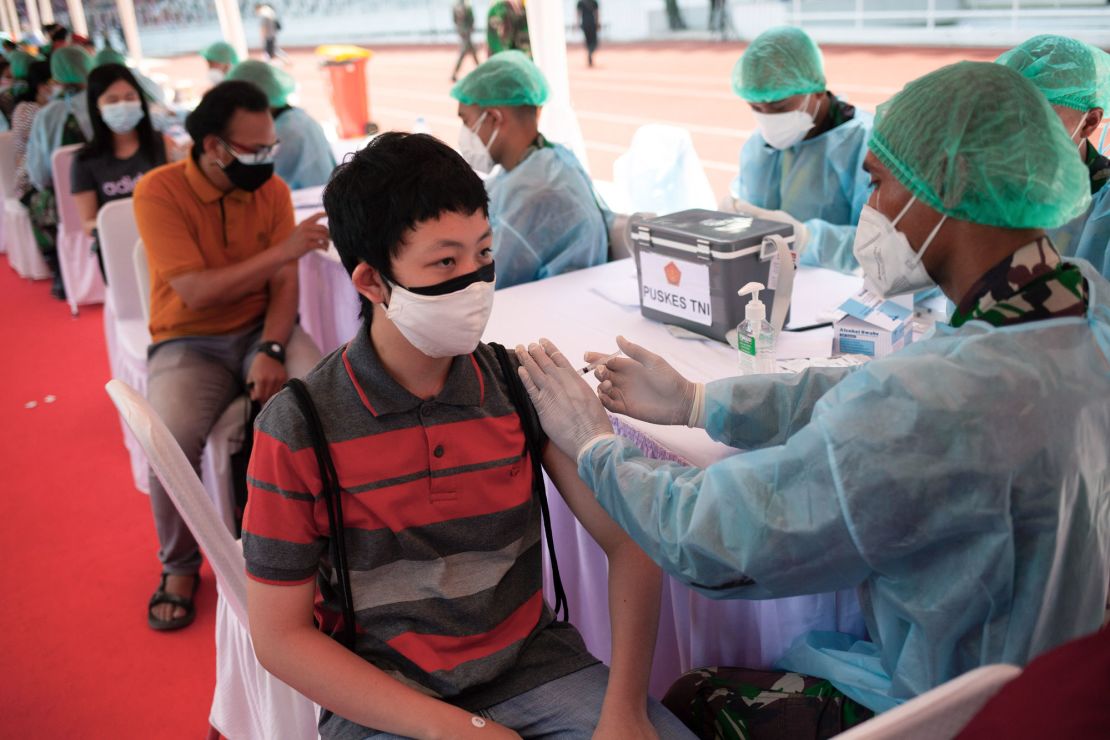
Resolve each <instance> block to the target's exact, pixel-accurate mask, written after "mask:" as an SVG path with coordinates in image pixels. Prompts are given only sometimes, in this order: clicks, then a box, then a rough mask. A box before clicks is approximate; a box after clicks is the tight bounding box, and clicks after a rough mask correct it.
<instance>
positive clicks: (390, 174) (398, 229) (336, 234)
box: [324, 131, 489, 321]
mask: <svg viewBox="0 0 1110 740" xmlns="http://www.w3.org/2000/svg"><path fill="white" fill-rule="evenodd" d="M479 209H481V211H482V213H483V214H485V215H486V216H487V217H488V216H489V196H488V195H486V187H485V185H483V184H482V180H481V178H479V177H478V175H476V174H475V173H474V170H473V169H471V167H470V165H468V164H467V163H466V160H464V159H463V158H462V157H460V156H459V154H458V153H457V152H456V151H455V150H454V149H452V148H451V147H449V146H447V145H446V144H444V143H443V142H442V141H440V140H439V139H437V138H435V137H433V136H428V135H427V134H406V133H400V132H396V131H390V132H388V133H384V134H382V135H380V136H378V137H377V138H375V139H374V140H373V141H371V142H370V143H369V144H367V145H366V146H365V147H364V148H363V149H361V150H360V151H358V152H356V153H355V154H354V155H353V156H352V157H351V158H350V159H348V160H347V161H346V162H344V163H343V164H341V165H339V167H337V168H336V170H335V172H333V173H332V176H331V180H330V181H329V182H328V185H327V187H326V188H325V189H324V210H325V211H327V214H328V231H330V232H331V239H332V242H333V243H334V244H335V248H336V250H337V251H338V252H339V257H340V258H341V259H342V260H343V267H345V268H346V269H347V272H348V273H351V272H354V269H355V267H356V266H358V264H359V263H360V262H365V263H366V264H368V265H370V266H371V267H373V268H374V269H376V270H377V271H378V272H380V273H382V274H383V275H384V276H385V277H386V278H388V279H390V280H393V269H392V267H391V265H390V260H391V259H392V258H393V257H396V256H397V255H398V254H399V253H400V251H401V246H402V239H403V238H404V235H405V232H407V231H409V230H410V229H412V228H413V227H415V226H416V225H417V224H419V223H421V222H423V221H430V220H432V219H435V218H438V217H439V216H440V215H442V214H444V213H461V214H463V215H467V216H469V215H471V214H473V213H475V212H477V211H478V210H479ZM360 298H361V301H362V316H363V318H364V319H365V320H367V321H369V320H370V317H371V315H372V308H373V304H371V303H370V301H368V300H367V299H366V298H364V297H361V296H360Z"/></svg>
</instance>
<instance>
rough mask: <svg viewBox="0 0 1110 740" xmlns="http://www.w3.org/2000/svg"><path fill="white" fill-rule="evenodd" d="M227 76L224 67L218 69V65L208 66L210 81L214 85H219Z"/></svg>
mask: <svg viewBox="0 0 1110 740" xmlns="http://www.w3.org/2000/svg"><path fill="white" fill-rule="evenodd" d="M226 76H227V73H225V72H224V71H223V70H222V69H217V68H216V67H209V68H208V82H209V83H211V84H213V85H218V84H220V83H221V82H223V81H224V77H226Z"/></svg>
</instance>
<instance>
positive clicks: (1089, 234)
mask: <svg viewBox="0 0 1110 740" xmlns="http://www.w3.org/2000/svg"><path fill="white" fill-rule="evenodd" d="M997 61H998V63H999V64H1004V65H1006V66H1007V67H1009V68H1010V69H1013V70H1016V71H1017V72H1019V73H1020V74H1021V75H1022V76H1023V77H1025V78H1026V79H1028V80H1029V81H1030V82H1032V83H1033V84H1034V85H1036V86H1037V89H1039V90H1040V91H1041V92H1043V93H1044V95H1045V97H1046V98H1048V102H1049V103H1051V104H1052V107H1053V108H1054V109H1055V110H1056V113H1057V115H1059V116H1060V120H1061V121H1063V123H1064V128H1066V129H1067V130H1068V131H1069V132H1071V136H1072V139H1073V140H1074V141H1075V142H1076V145H1077V146H1078V148H1079V157H1080V158H1081V159H1082V160H1083V164H1084V165H1086V167H1087V172H1086V179H1087V182H1088V183H1089V184H1090V192H1091V206H1090V207H1089V208H1088V209H1087V210H1086V211H1084V212H1083V213H1082V214H1080V215H1079V216H1078V217H1077V218H1075V219H1073V220H1072V221H1071V222H1070V223H1068V224H1066V225H1064V226H1061V227H1060V228H1059V229H1053V230H1052V231H1050V232H1049V236H1050V237H1051V238H1052V243H1053V244H1054V245H1055V246H1056V248H1057V249H1058V250H1059V251H1060V254H1063V255H1067V256H1069V257H1079V258H1082V259H1085V260H1087V261H1089V262H1090V263H1091V264H1092V265H1094V266H1095V268H1096V269H1097V270H1099V271H1100V272H1101V273H1102V275H1103V277H1110V187H1107V185H1106V183H1107V182H1108V181H1110V158H1107V157H1104V156H1102V155H1101V154H1100V153H1099V151H1098V147H1096V146H1095V144H1094V142H1093V141H1091V136H1092V135H1093V134H1094V133H1095V131H1096V130H1097V129H1098V127H1099V125H1100V124H1101V123H1102V119H1103V116H1104V114H1105V112H1106V109H1107V107H1108V106H1110V54H1107V53H1106V52H1104V51H1102V50H1101V49H1098V48H1096V47H1094V46H1091V45H1090V44H1085V43H1083V42H1082V41H1077V40H1075V39H1071V38H1068V37H1066V36H1054V35H1051V34H1044V35H1041V36H1034V37H1033V38H1031V39H1029V40H1028V41H1026V42H1025V43H1023V44H1021V45H1020V46H1017V47H1014V48H1013V49H1010V50H1009V51H1007V52H1006V53H1005V54H1003V55H1002V56H1000V57H999V58H998V60H997Z"/></svg>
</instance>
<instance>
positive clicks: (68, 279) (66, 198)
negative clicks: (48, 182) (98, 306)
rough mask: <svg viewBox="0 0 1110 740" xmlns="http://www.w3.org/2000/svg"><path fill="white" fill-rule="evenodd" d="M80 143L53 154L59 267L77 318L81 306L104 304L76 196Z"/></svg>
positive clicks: (102, 291) (99, 281) (100, 284)
mask: <svg viewBox="0 0 1110 740" xmlns="http://www.w3.org/2000/svg"><path fill="white" fill-rule="evenodd" d="M80 148H81V144H73V145H70V146H63V147H59V148H58V149H55V150H54V153H53V154H52V155H50V169H51V171H52V174H53V176H54V198H55V201H56V203H57V207H58V264H59V265H60V266H61V269H62V283H63V284H64V285H65V287H66V302H67V303H69V310H70V312H71V313H73V315H74V316H76V315H77V307H78V306H86V305H90V304H93V303H103V302H104V279H103V278H102V277H101V276H100V266H99V265H97V263H96V255H94V254H93V252H92V243H93V240H92V237H91V236H89V235H88V234H86V233H85V229H84V225H83V224H82V222H81V214H80V213H79V212H78V210H77V200H76V199H75V198H74V197H73V193H72V192H70V191H71V189H72V186H71V182H72V175H73V158H74V157H75V156H76V155H77V150H78V149H80Z"/></svg>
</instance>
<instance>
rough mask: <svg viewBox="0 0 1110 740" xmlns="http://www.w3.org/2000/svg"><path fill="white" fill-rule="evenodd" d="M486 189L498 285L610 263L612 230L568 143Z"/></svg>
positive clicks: (535, 155) (533, 157)
mask: <svg viewBox="0 0 1110 740" xmlns="http://www.w3.org/2000/svg"><path fill="white" fill-rule="evenodd" d="M486 190H487V191H488V192H489V221H490V227H491V228H492V229H493V256H494V259H496V260H497V287H498V288H508V287H509V286H511V285H518V284H520V283H528V282H531V281H533V280H542V279H543V278H546V277H551V276H552V275H559V274H562V273H564V272H570V271H572V270H579V269H581V268H583V267H594V266H596V265H600V264H604V262H605V260H606V258H607V257H608V253H609V252H608V250H609V234H608V231H607V229H606V226H605V220H604V218H603V217H602V211H601V207H600V206H599V205H598V201H597V199H596V198H595V197H594V192H593V185H592V183H591V182H590V178H589V175H587V174H586V173H585V171H584V170H583V169H582V166H581V165H580V164H579V163H578V159H577V158H575V156H574V154H573V153H571V151H570V150H569V149H567V148H566V147H563V146H560V145H559V144H548V145H547V146H544V147H542V148H540V149H537V150H536V151H534V152H532V153H531V154H530V155H528V157H527V158H526V159H525V160H524V161H523V162H521V163H520V164H518V165H517V166H516V167H514V168H513V169H512V170H509V171H508V172H501V173H499V174H497V175H496V176H494V177H493V178H491V179H490V180H489V181H487V182H486Z"/></svg>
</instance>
